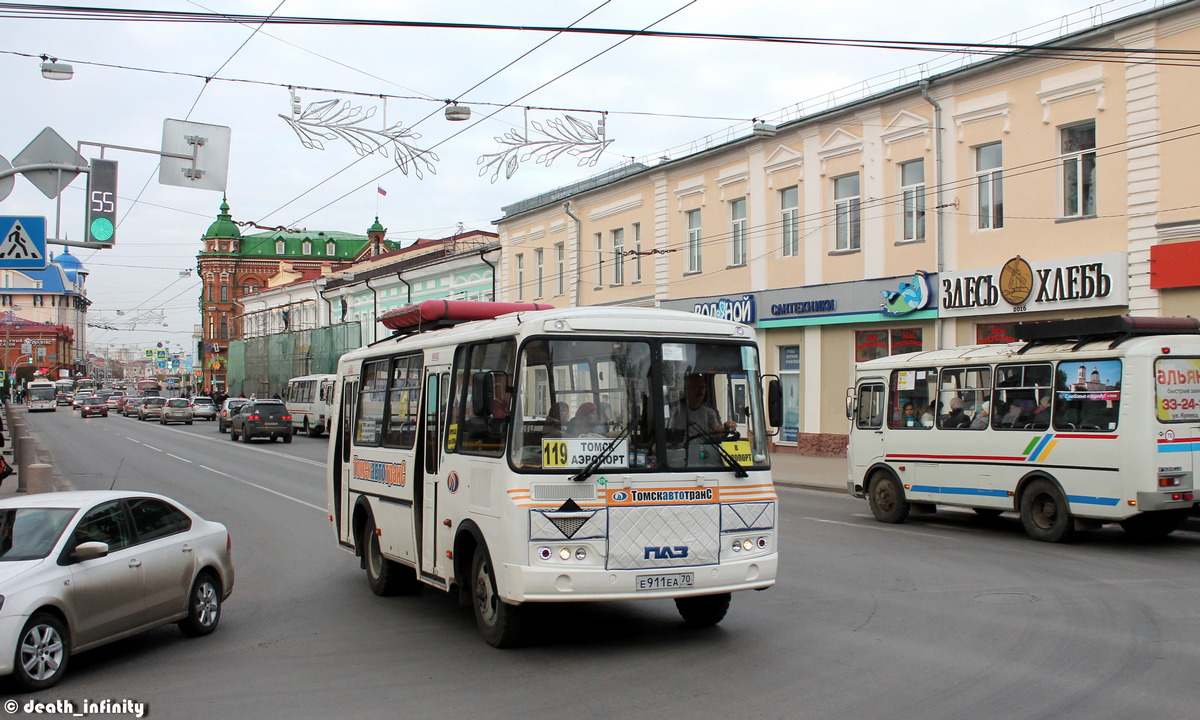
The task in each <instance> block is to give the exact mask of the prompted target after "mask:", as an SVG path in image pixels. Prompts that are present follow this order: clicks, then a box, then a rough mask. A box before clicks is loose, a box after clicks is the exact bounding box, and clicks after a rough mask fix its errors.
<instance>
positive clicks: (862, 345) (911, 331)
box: [854, 328, 921, 362]
mask: <svg viewBox="0 0 1200 720" xmlns="http://www.w3.org/2000/svg"><path fill="white" fill-rule="evenodd" d="M854 336H855V337H854V360H855V362H866V361H867V360H875V359H876V358H881V357H887V356H889V355H903V354H905V353H913V352H920V350H921V328H900V329H896V330H859V331H858V332H856V333H855V334H854Z"/></svg>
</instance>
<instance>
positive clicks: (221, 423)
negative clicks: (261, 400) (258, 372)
mask: <svg viewBox="0 0 1200 720" xmlns="http://www.w3.org/2000/svg"><path fill="white" fill-rule="evenodd" d="M248 402H250V401H249V400H248V399H246V398H226V399H225V402H224V404H222V405H221V412H220V413H219V414H218V415H217V432H226V431H228V430H229V420H230V418H232V417H233V414H234V413H235V412H237V409H238V408H240V407H241V406H243V405H245V404H246V403H248Z"/></svg>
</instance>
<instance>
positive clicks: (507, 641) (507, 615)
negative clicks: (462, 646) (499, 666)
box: [471, 545, 524, 648]
mask: <svg viewBox="0 0 1200 720" xmlns="http://www.w3.org/2000/svg"><path fill="white" fill-rule="evenodd" d="M471 601H472V602H471V605H472V606H473V607H474V608H475V623H476V624H477V625H478V626H479V632H480V634H481V635H483V639H484V640H485V641H487V644H488V645H491V646H492V647H496V648H507V647H515V646H517V645H519V644H520V643H521V616H522V614H523V612H524V608H522V607H521V606H519V605H509V604H508V603H506V602H504V600H502V599H501V598H500V594H499V593H498V592H497V591H496V573H495V571H494V570H493V568H492V560H491V558H490V557H488V553H487V550H486V549H485V548H484V547H483V546H482V545H480V546H479V547H477V548H475V558H474V559H473V560H472V561H471Z"/></svg>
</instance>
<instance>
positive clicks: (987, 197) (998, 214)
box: [975, 143, 1004, 230]
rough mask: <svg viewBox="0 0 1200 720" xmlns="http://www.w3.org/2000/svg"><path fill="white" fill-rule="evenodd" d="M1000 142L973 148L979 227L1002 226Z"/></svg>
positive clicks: (1002, 197)
mask: <svg viewBox="0 0 1200 720" xmlns="http://www.w3.org/2000/svg"><path fill="white" fill-rule="evenodd" d="M1002 164H1003V156H1002V155H1001V152H1000V143H992V144H991V145H981V146H979V147H977V148H975V181H976V183H977V185H978V188H979V229H980V230H992V229H997V228H1002V227H1004V175H1003V171H1002V170H1001V169H1000V167H1001V165H1002Z"/></svg>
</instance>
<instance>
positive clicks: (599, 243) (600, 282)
mask: <svg viewBox="0 0 1200 720" xmlns="http://www.w3.org/2000/svg"><path fill="white" fill-rule="evenodd" d="M596 287H598V288H599V287H604V236H603V235H601V234H600V233H596Z"/></svg>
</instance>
